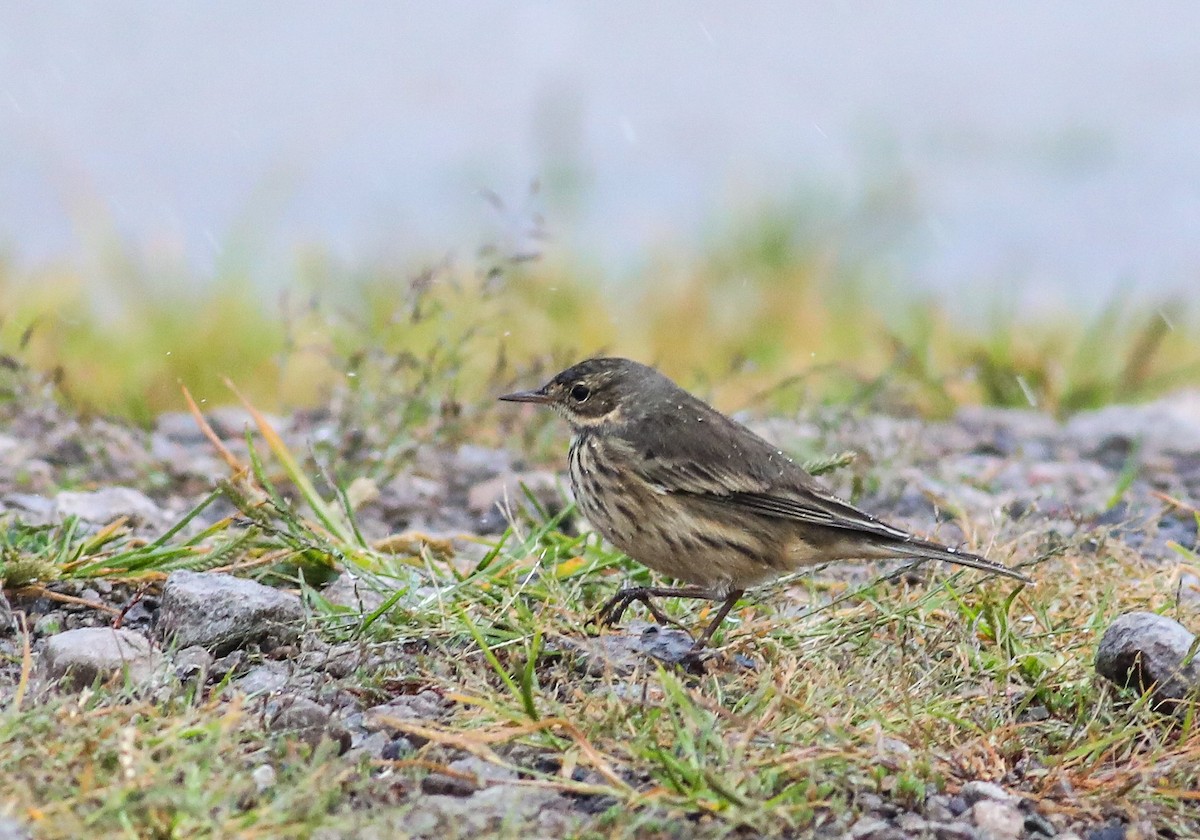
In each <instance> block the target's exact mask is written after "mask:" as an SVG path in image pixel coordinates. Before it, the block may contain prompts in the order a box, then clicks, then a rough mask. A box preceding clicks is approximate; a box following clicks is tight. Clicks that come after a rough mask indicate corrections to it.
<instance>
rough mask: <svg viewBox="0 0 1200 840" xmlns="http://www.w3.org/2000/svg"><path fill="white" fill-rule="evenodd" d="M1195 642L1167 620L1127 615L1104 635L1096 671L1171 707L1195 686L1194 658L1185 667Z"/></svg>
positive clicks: (1199, 679)
mask: <svg viewBox="0 0 1200 840" xmlns="http://www.w3.org/2000/svg"><path fill="white" fill-rule="evenodd" d="M1195 638H1196V637H1195V636H1194V635H1193V634H1192V633H1191V632H1190V631H1189V630H1188V629H1187V628H1186V627H1184V626H1183V625H1182V624H1180V623H1179V622H1178V621H1175V620H1173V619H1170V618H1167V617H1166V616H1163V615H1158V614H1156V613H1151V612H1131V613H1126V614H1125V615H1122V616H1121V617H1119V618H1118V619H1117V620H1116V621H1114V622H1113V623H1112V624H1111V625H1109V627H1108V629H1107V630H1105V631H1104V636H1103V637H1102V638H1101V639H1100V645H1099V647H1098V648H1097V650H1096V672H1097V673H1098V674H1100V675H1101V676H1102V677H1106V678H1107V679H1109V680H1112V681H1113V682H1114V683H1116V684H1117V685H1119V686H1122V687H1126V686H1137V688H1138V689H1139V690H1140V691H1142V692H1145V691H1152V692H1153V698H1154V701H1155V703H1156V704H1160V705H1162V704H1170V705H1173V704H1174V703H1175V702H1176V701H1179V700H1183V699H1184V698H1186V697H1188V696H1189V695H1190V694H1192V693H1193V692H1195V690H1196V688H1197V686H1200V667H1198V666H1197V663H1196V662H1195V661H1194V660H1193V661H1190V662H1187V664H1186V665H1185V664H1184V661H1185V659H1186V658H1187V656H1188V653H1189V651H1190V650H1191V647H1192V643H1193V642H1194V641H1195Z"/></svg>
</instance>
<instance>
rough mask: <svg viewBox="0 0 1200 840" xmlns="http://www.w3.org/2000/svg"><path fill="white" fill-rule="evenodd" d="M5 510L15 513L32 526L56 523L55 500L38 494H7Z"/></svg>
mask: <svg viewBox="0 0 1200 840" xmlns="http://www.w3.org/2000/svg"><path fill="white" fill-rule="evenodd" d="M3 509H4V510H11V511H13V512H15V513H16V514H17V518H18V519H20V520H21V521H22V522H25V523H27V524H30V525H47V524H49V523H51V522H54V500H53V499H48V498H46V497H45V496H39V495H37V494H36V493H6V494H5V496H4V507H3Z"/></svg>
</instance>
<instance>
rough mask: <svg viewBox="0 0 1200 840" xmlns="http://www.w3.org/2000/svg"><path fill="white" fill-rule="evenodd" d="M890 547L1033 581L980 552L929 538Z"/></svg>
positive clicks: (907, 554)
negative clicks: (940, 543)
mask: <svg viewBox="0 0 1200 840" xmlns="http://www.w3.org/2000/svg"><path fill="white" fill-rule="evenodd" d="M888 548H889V549H894V550H895V553H896V554H897V555H899V556H902V557H916V558H918V559H921V560H942V561H945V562H947V563H954V564H956V565H959V566H969V567H971V568H972V569H979V570H980V571H984V572H991V573H992V574H995V575H1003V576H1004V577H1008V578H1012V579H1014V580H1019V581H1021V582H1022V583H1033V581H1032V580H1031V579H1030V578H1028V577H1026V576H1025V575H1023V574H1021V573H1020V572H1018V571H1017V570H1015V569H1010V568H1009V567H1008V566H1005V565H1004V564H1003V563H997V562H995V561H994V560H989V559H987V558H986V557H980V556H979V555H978V554H971V553H970V552H969V551H959V550H958V549H956V548H950V547H949V546H944V545H938V544H937V543H935V542H928V541H927V540H922V539H911V540H905V541H903V542H899V541H897V542H895V543H892V544H891V545H889V546H888Z"/></svg>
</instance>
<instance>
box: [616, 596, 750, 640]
mask: <svg viewBox="0 0 1200 840" xmlns="http://www.w3.org/2000/svg"><path fill="white" fill-rule="evenodd" d="M651 598H704V599H706V600H709V601H714V600H716V596H715V595H713V593H712V591H711V590H708V589H704V588H703V587H699V586H678V587H677V586H627V587H625V588H624V589H621V590H620V591H618V592H617V594H616V595H613V596H612V597H611V598H610V599H608V602H607V603H606V604H605V605H604V606H603V607H601V608H600V610H599V612H597V613H596V623H597V624H599V625H600V626H602V627H607V626H610V625H613V624H616V623H617V622H618V621H620V620H621V616H622V615H623V614H624V613H625V610H626V609H628V607H629V605H630V604H632V603H633V602H634V601H641V602H642V603H643V604H645V605H646V609H648V610H649V611H650V614H651V615H653V616H654V618H655V620H656V621H658V623H659V624H674V625H675V626H676V627H679V628H681V629H686V628H683V625H681V624H680V623H679V622H678V621H676V620H675V619H673V618H671V617H670V616H668V615H667V614H666V613H664V612H663V611H662V610H660V609H659V608H658V605H657V604H655V603H654V602H653V601H651V600H650V599H651ZM725 612H728V610H726V611H725ZM723 615H724V614H722V616H723ZM709 635H711V633H710V634H709Z"/></svg>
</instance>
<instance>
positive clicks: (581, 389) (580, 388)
mask: <svg viewBox="0 0 1200 840" xmlns="http://www.w3.org/2000/svg"><path fill="white" fill-rule="evenodd" d="M591 395H592V390H591V389H590V388H588V386H586V385H576V386H575V387H574V388H572V389H571V399H573V400H575V402H577V403H581V402H583V401H584V400H586V399H587V398H588V397H590V396H591Z"/></svg>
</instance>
